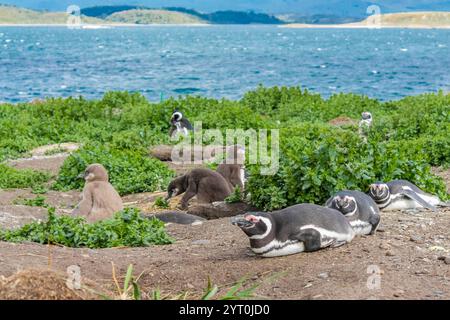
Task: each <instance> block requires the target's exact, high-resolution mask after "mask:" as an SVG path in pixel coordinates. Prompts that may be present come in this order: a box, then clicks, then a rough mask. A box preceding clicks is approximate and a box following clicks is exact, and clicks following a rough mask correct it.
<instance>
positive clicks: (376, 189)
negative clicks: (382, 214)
mask: <svg viewBox="0 0 450 320" xmlns="http://www.w3.org/2000/svg"><path fill="white" fill-rule="evenodd" d="M369 193H370V196H371V197H372V198H373V199H374V200H375V201H376V202H382V201H386V200H387V199H388V198H389V197H390V192H389V186H388V185H387V184H386V183H383V182H375V183H373V184H371V185H370V190H369Z"/></svg>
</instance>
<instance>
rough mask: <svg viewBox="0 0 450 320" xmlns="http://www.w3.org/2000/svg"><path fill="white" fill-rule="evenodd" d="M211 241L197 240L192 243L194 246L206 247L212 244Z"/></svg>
mask: <svg viewBox="0 0 450 320" xmlns="http://www.w3.org/2000/svg"><path fill="white" fill-rule="evenodd" d="M210 242H211V241H209V240H195V241H192V244H193V245H206V244H210Z"/></svg>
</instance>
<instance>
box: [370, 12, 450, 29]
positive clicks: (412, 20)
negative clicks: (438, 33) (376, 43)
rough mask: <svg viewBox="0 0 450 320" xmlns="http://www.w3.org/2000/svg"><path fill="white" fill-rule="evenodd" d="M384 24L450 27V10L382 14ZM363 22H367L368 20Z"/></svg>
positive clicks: (382, 23)
mask: <svg viewBox="0 0 450 320" xmlns="http://www.w3.org/2000/svg"><path fill="white" fill-rule="evenodd" d="M380 21H381V25H383V26H429V27H443V26H448V27H450V12H407V13H392V14H384V15H381V20H380ZM362 23H367V20H365V21H363V22H362Z"/></svg>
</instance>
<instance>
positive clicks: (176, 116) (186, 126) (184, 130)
mask: <svg viewBox="0 0 450 320" xmlns="http://www.w3.org/2000/svg"><path fill="white" fill-rule="evenodd" d="M170 124H171V125H172V126H171V128H170V131H169V136H170V137H173V136H175V135H176V134H182V135H184V136H188V135H189V131H193V130H194V128H193V127H192V125H191V123H190V122H189V120H188V119H186V118H185V117H184V116H183V114H182V113H181V112H180V111H178V110H175V111H174V112H173V114H172V117H171V119H170Z"/></svg>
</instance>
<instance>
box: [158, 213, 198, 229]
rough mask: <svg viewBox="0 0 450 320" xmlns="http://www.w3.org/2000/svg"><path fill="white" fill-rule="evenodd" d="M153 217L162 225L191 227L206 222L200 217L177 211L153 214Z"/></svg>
mask: <svg viewBox="0 0 450 320" xmlns="http://www.w3.org/2000/svg"><path fill="white" fill-rule="evenodd" d="M153 217H155V218H157V219H158V220H161V221H162V222H164V223H175V224H182V225H191V226H196V225H200V224H203V222H205V221H206V219H204V218H202V217H199V216H194V215H192V214H188V213H185V212H179V211H167V212H161V213H158V214H155V215H154V216H153Z"/></svg>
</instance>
